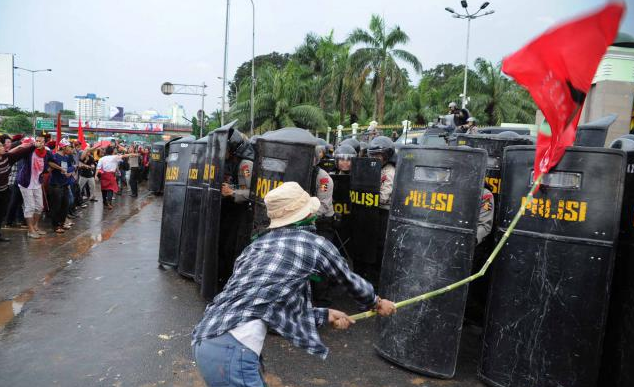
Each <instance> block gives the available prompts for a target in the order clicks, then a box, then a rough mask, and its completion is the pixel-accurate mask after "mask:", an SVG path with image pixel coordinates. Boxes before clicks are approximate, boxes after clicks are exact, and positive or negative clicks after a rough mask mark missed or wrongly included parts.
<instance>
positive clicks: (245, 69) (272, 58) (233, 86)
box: [228, 51, 290, 104]
mask: <svg viewBox="0 0 634 387" xmlns="http://www.w3.org/2000/svg"><path fill="white" fill-rule="evenodd" d="M289 60H290V55H289V54H280V53H277V52H275V51H273V52H272V53H270V54H266V55H258V56H256V57H255V65H256V66H255V71H256V74H255V75H256V78H257V72H258V70H259V69H260V68H262V67H264V66H268V65H271V66H273V67H276V68H278V69H281V68H283V67H284V66H285V65H286V63H288V61H289ZM248 78H251V60H248V61H246V62H244V63H242V64H241V65H240V67H238V69H237V70H236V74H235V75H234V76H233V81H231V82H229V93H228V97H229V103H231V104H233V103H234V102H235V99H236V94H237V87H238V86H239V85H241V84H242V81H244V80H245V79H248ZM250 85H251V84H250V83H249V87H250Z"/></svg>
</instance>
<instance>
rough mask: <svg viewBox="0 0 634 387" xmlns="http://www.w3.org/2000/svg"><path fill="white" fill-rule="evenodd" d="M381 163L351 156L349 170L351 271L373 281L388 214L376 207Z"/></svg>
mask: <svg viewBox="0 0 634 387" xmlns="http://www.w3.org/2000/svg"><path fill="white" fill-rule="evenodd" d="M381 167H382V166H381V161H380V160H378V159H375V158H361V157H355V158H353V159H352V165H351V168H350V191H349V192H350V223H351V230H350V243H349V245H350V249H349V250H348V251H349V252H350V253H351V255H352V260H353V263H354V266H355V270H357V271H358V273H359V274H361V275H362V276H364V277H365V278H366V279H369V280H371V281H373V282H376V281H377V280H378V274H379V270H380V265H381V259H382V257H383V245H384V243H385V230H386V227H387V218H388V213H389V211H388V210H387V209H385V208H381V207H380V192H381Z"/></svg>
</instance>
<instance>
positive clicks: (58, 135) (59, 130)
mask: <svg viewBox="0 0 634 387" xmlns="http://www.w3.org/2000/svg"><path fill="white" fill-rule="evenodd" d="M55 134H56V137H55V151H57V150H58V149H59V142H60V141H62V112H59V113H57V132H56V133H55Z"/></svg>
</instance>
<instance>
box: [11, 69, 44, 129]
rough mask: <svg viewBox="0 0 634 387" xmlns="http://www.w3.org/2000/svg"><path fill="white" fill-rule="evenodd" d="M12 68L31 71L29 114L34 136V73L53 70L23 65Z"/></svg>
mask: <svg viewBox="0 0 634 387" xmlns="http://www.w3.org/2000/svg"><path fill="white" fill-rule="evenodd" d="M13 68H14V69H17V70H24V71H28V72H30V73H31V115H32V120H33V136H35V73H39V72H42V71H53V70H51V69H42V70H30V69H25V68H24V67H18V66H13Z"/></svg>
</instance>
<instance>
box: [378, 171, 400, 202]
mask: <svg viewBox="0 0 634 387" xmlns="http://www.w3.org/2000/svg"><path fill="white" fill-rule="evenodd" d="M395 174H396V167H394V165H393V164H392V163H387V164H385V165H384V166H383V168H381V191H380V192H381V195H380V200H379V203H380V204H381V206H382V207H384V208H385V207H388V208H389V206H390V203H391V201H392V190H393V188H394V175H395Z"/></svg>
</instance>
